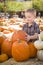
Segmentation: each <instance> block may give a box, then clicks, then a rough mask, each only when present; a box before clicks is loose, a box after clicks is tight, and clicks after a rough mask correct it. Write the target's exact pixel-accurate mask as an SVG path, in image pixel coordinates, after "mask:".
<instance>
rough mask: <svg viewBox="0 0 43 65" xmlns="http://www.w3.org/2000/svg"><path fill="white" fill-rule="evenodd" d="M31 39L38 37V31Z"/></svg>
mask: <svg viewBox="0 0 43 65" xmlns="http://www.w3.org/2000/svg"><path fill="white" fill-rule="evenodd" d="M30 39H33V40H34V39H38V33H35V34H34V35H32V36H30Z"/></svg>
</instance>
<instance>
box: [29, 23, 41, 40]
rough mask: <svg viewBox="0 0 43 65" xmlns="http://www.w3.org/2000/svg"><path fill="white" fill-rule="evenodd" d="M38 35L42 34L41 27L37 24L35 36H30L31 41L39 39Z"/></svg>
mask: <svg viewBox="0 0 43 65" xmlns="http://www.w3.org/2000/svg"><path fill="white" fill-rule="evenodd" d="M38 34H40V28H39V26H38V25H37V24H36V25H35V34H34V35H32V36H30V39H38Z"/></svg>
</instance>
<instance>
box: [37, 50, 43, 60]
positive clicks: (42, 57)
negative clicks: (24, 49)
mask: <svg viewBox="0 0 43 65" xmlns="http://www.w3.org/2000/svg"><path fill="white" fill-rule="evenodd" d="M37 58H38V59H39V60H43V50H38V51H37Z"/></svg>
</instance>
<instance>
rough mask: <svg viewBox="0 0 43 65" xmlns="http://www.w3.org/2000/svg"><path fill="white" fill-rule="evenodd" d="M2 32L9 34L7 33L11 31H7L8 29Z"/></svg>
mask: <svg viewBox="0 0 43 65" xmlns="http://www.w3.org/2000/svg"><path fill="white" fill-rule="evenodd" d="M3 33H4V34H9V33H11V32H10V31H8V30H4V31H3Z"/></svg>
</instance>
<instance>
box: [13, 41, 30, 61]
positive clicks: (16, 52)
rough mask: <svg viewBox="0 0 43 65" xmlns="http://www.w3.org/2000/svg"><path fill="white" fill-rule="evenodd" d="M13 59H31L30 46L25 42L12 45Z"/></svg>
mask: <svg viewBox="0 0 43 65" xmlns="http://www.w3.org/2000/svg"><path fill="white" fill-rule="evenodd" d="M12 57H13V58H14V59H15V60H16V61H23V60H27V59H29V57H30V50H29V45H28V44H27V42H25V41H21V40H19V41H16V42H14V43H13V45H12Z"/></svg>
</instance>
